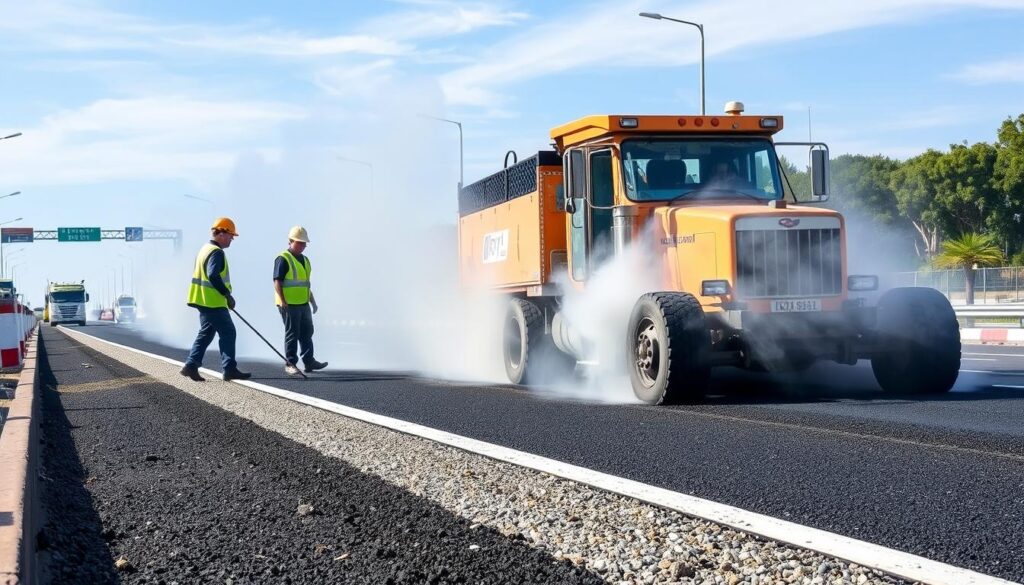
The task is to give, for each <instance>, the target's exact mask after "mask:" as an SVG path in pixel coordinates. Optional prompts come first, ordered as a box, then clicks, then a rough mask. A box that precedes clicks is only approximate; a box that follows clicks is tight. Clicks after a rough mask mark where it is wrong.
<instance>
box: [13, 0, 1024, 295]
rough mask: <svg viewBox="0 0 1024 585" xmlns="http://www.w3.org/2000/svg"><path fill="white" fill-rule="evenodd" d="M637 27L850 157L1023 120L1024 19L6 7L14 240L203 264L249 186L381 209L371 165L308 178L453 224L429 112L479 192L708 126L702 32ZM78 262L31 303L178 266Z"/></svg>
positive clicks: (961, 7) (908, 6)
mask: <svg viewBox="0 0 1024 585" xmlns="http://www.w3.org/2000/svg"><path fill="white" fill-rule="evenodd" d="M639 11H652V12H662V13H664V14H666V15H670V16H676V17H678V18H684V19H688V20H697V21H701V22H703V23H704V24H705V26H706V33H707V49H708V55H707V85H708V87H707V102H708V110H709V112H719V111H721V107H722V105H723V104H724V103H725V102H726V101H728V100H742V101H743V102H745V104H746V106H747V110H748V112H757V113H773V114H774V113H781V114H783V115H785V116H786V117H787V119H786V127H787V130H786V131H785V132H784V134H783V136H782V138H788V139H792V140H797V139H803V138H805V137H806V136H807V114H808V112H807V108H808V106H809V107H810V108H811V116H812V120H813V132H814V138H815V139H818V140H824V141H827V142H828V143H829V144H830V145H831V147H832V152H833V154H838V153H843V152H854V153H866V154H874V153H883V154H888V155H891V156H895V157H900V158H904V157H907V156H912V155H913V154H915V153H918V152H920V151H922V150H924V149H926V148H929V147H937V148H943V147H945V146H947V145H948V144H949V143H950V142H959V141H961V140H968V141H978V140H992V139H993V138H994V133H995V129H996V127H997V126H998V124H999V123H1000V121H1002V120H1003V119H1005V118H1006V117H1007V116H1016V115H1018V114H1020V113H1022V112H1024V45H1022V44H1021V32H1020V31H1024V1H1011V0H959V1H958V0H945V1H938V2H924V1H915V0H890V1H881V0H862V1H859V2H821V1H820V0H819V1H811V2H795V1H780V2H774V3H767V2H755V1H742V0H721V1H717V2H685V1H677V2H672V1H662V0H650V1H626V2H623V1H603V2H602V1H589V2H588V1H568V0H567V1H563V2H526V1H516V0H482V1H479V2H451V1H447V0H408V1H390V2H388V1H381V2H331V3H328V2H314V1H311V0H298V1H292V2H289V3H282V2H276V1H274V2H272V1H270V0H259V1H248V2H173V3H172V2H163V1H157V0H150V1H134V2H133V1H126V0H125V1H102V0H95V1H90V0H79V1H49V0H39V1H36V2H15V1H13V0H0V16H2V18H0V35H2V36H3V38H4V43H3V44H2V45H0V135H6V134H8V133H11V132H17V131H21V132H23V133H24V135H23V136H22V137H20V138H16V139H12V140H5V141H0V191H2V192H3V193H7V192H11V191H17V190H20V191H22V192H23V194H22V195H20V196H18V197H13V198H8V199H3V200H0V221H6V220H8V219H13V218H16V217H23V218H24V220H23V221H21V222H18V223H17V225H24V226H32V227H35V228H37V229H44V228H50V229H52V228H55V227H57V226H59V225H98V226H103V227H122V226H125V225H147V226H152V227H157V226H159V227H181V228H184V229H187V230H190V231H189V234H190V237H191V236H192V234H199V235H198V236H196V237H195V238H191V239H190V241H189V242H187V243H186V246H185V248H186V253H185V255H186V256H188V255H190V254H191V248H192V247H194V246H193V245H192V244H194V243H196V242H194V241H191V240H192V239H196V238H199V237H201V232H202V230H203V229H204V228H205V227H206V225H207V224H208V223H209V220H210V216H211V215H213V214H214V213H227V214H243V216H244V214H245V213H247V212H251V211H252V210H251V209H249V210H246V209H244V208H246V207H247V206H248V207H253V205H249V204H252V203H253V202H255V201H259V202H260V203H258V204H256V206H259V205H263V203H265V202H267V201H268V200H265V199H259V200H256V199H251V200H250V199H247V198H246V196H245V193H244V192H243V191H244V190H245V189H253V188H254V187H252V185H253V184H254V182H253V178H252V176H250V175H251V173H250V171H251V170H252V169H257V170H259V169H263V171H260V172H264V175H262V176H264V177H265V178H266V181H263V182H262V183H260V182H259V181H257V182H256V184H263V185H265V184H270V183H273V184H275V185H276V187H275V188H276V189H278V191H277V193H278V195H277V197H280V199H277V198H275V197H274V196H271V197H270V199H269V203H268V204H269V205H278V204H281V205H287V201H288V199H289V198H291V197H302V196H303V194H304V193H303V189H305V190H306V191H305V193H314V192H316V193H317V195H316V197H321V196H324V195H322V194H320V191H324V192H328V191H330V190H331V187H325V186H324V184H325V183H326V184H332V183H335V182H336V185H337V189H358V190H362V191H364V192H365V191H366V190H368V189H369V181H368V177H367V176H366V172H365V171H366V169H365V168H363V167H361V166H359V165H353V164H351V163H344V162H341V161H336V160H330V162H329V163H324V164H330V165H331V168H330V170H324V169H322V168H320V167H318V166H317V165H314V164H312V163H311V162H310V161H319V162H320V163H323V161H325V160H329V159H330V155H325V153H332V154H339V153H340V154H342V155H344V156H347V157H349V158H355V159H360V160H364V161H367V160H368V161H370V162H371V163H373V164H374V165H375V166H374V173H375V176H374V190H375V194H376V195H377V196H384V197H390V196H392V195H394V194H397V193H407V192H410V191H417V192H419V193H422V195H423V198H426V199H429V201H431V204H430V205H427V206H424V207H423V209H421V210H419V211H418V213H421V214H422V215H423V216H424V217H425V218H428V219H430V220H431V221H436V222H441V223H443V222H453V221H454V210H455V202H454V193H453V191H454V184H455V183H456V181H457V180H458V157H457V153H458V150H457V149H458V142H457V134H456V133H455V128H454V127H450V126H447V125H444V124H439V123H434V122H429V121H426V120H423V119H422V118H417V117H416V114H418V113H426V114H432V115H441V116H447V117H450V118H454V119H458V120H461V121H463V122H464V125H465V140H466V143H465V149H466V177H467V180H468V181H472V180H474V179H476V178H479V177H480V176H483V175H485V174H487V173H489V172H492V171H493V170H496V169H497V168H498V167H499V166H500V165H501V159H502V156H503V155H504V152H505V151H506V150H508V149H515V150H517V151H519V152H520V153H528V152H530V151H531V150H537V149H540V148H544V147H546V145H547V143H548V142H549V139H548V131H549V130H550V128H551V127H553V126H555V125H558V124H561V123H564V122H566V121H568V120H571V119H574V118H576V117H580V116H583V115H586V114H591V113H602V112H616V113H627V112H636V113H691V112H695V111H697V108H698V90H697V68H696V62H697V47H698V45H697V35H696V31H695V30H693V29H691V28H689V27H684V26H681V25H676V24H672V23H669V22H665V21H661V22H658V21H652V20H647V19H641V18H638V17H637V16H636V13H637V12H639ZM318 164H319V163H318ZM261 165H262V166H261ZM267 168H270V169H272V170H271V171H266V169H267ZM300 170H301V171H300ZM257 174H259V173H257ZM284 176H288V177H292V178H293V179H295V180H294V181H292V182H288V181H284V180H282V177H284ZM311 176H316V177H318V178H319V182H316V184H315V185H314V181H313V179H310V177H311ZM293 190H294V191H295V192H291V191H293ZM186 193H187V194H191V195H194V196H196V197H201V198H205V199H209V200H211V201H212V202H213V203H209V204H207V203H204V202H202V201H198V200H195V199H187V198H185V197H184V196H183V195H184V194H186ZM0 194H2V193H0ZM396 196H397V195H396ZM312 209H314V210H315V209H316V206H313V207H312ZM286 219H287V220H289V221H291V220H292V219H293V218H292V217H291V216H289V217H288V218H282V219H281V221H282V222H284V221H285V220H286ZM294 220H295V221H296V222H303V223H312V224H314V225H316V223H317V222H320V225H319V226H318V227H320V229H321V230H327V229H330V223H329V222H328V221H327V220H326V219H325V218H323V217H319V218H315V219H314V218H310V219H305V218H302V217H296V218H294ZM11 225H15V224H11ZM283 229H284V230H286V229H287V226H285V227H284V228H283ZM243 231H244V230H243ZM275 245H276V244H275ZM62 246H63V247H62ZM70 246H71V245H58V244H55V243H36V244H31V245H28V246H14V248H15V249H21V248H24V250H23V251H21V252H16V255H15V256H13V257H12V259H11V262H10V264H14V265H17V264H20V265H19V266H18V268H17V270H18V277H19V280H20V281H21V282H22V283H24V284H23V285H22V287H21V288H22V292H25V293H27V294H28V295H29V298H30V299H32V300H33V301H37V300H38V299H39V298H40V297H41V295H40V294H38V293H39V292H40V291H41V290H42V288H43V286H44V283H45V281H46V279H47V278H54V279H65V278H66V279H79V278H86V279H88V280H89V281H90V282H92V283H99V282H103V281H105V280H106V281H109V279H110V277H111V275H112V274H115V273H117V274H119V273H120V270H121V267H123V266H126V265H133V266H135V267H136V270H140V271H141V270H142V269H143V267H145V266H147V265H150V266H151V265H153V264H154V262H156V258H157V257H159V256H160V255H162V254H166V253H167V250H168V248H169V247H168V246H164V247H161V245H160V243H157V242H152V243H147V244H144V245H134V246H133V245H128V244H122V243H115V242H108V243H104V244H103V245H88V244H86V245H78V247H70ZM7 251H8V252H10V251H13V250H11V249H8V250H7ZM101 288H102V287H101V286H100V285H94V290H100V289H101Z"/></svg>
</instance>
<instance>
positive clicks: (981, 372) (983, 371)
mask: <svg viewBox="0 0 1024 585" xmlns="http://www.w3.org/2000/svg"><path fill="white" fill-rule="evenodd" d="M960 371H961V372H967V373H969V374H992V375H993V376H1024V373H1022V372H1002V371H999V370H960Z"/></svg>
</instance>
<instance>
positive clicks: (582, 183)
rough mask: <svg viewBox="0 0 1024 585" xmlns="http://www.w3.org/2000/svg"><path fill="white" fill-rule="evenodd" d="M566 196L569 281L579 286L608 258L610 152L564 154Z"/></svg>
mask: <svg viewBox="0 0 1024 585" xmlns="http://www.w3.org/2000/svg"><path fill="white" fill-rule="evenodd" d="M565 176H566V182H567V185H566V189H565V191H566V193H568V194H569V195H570V196H571V197H572V200H573V203H574V206H573V207H574V211H573V213H572V215H571V218H570V224H569V225H570V228H569V232H570V233H569V264H570V268H571V273H572V278H573V280H575V281H577V282H583V281H584V280H586V279H587V275H588V274H589V273H590V272H591V271H593V270H594V269H595V268H596V267H598V266H600V265H601V263H602V262H603V261H604V260H605V259H607V258H608V257H610V256H611V254H612V210H611V207H612V205H613V204H614V192H615V190H614V185H613V183H612V152H611V150H610V149H607V148H604V149H593V150H592V149H584V148H576V149H572V150H570V151H569V152H568V153H566V173H565Z"/></svg>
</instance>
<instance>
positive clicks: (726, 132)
mask: <svg viewBox="0 0 1024 585" xmlns="http://www.w3.org/2000/svg"><path fill="white" fill-rule="evenodd" d="M742 112H743V107H742V104H739V103H738V102H730V103H729V104H727V105H726V113H725V115H720V116H637V115H597V116H587V117H584V118H580V119H578V120H575V121H573V122H570V123H567V124H564V125H562V126H559V127H556V128H554V129H553V130H552V131H551V138H552V140H553V142H554V146H555V149H556V150H555V152H553V153H538V155H537V156H536V157H531V158H530V159H527V160H526V161H524V162H525V163H529V164H528V166H527V168H526V169H525V172H524V169H522V168H519V167H522V165H523V163H518V164H516V165H513V166H511V167H507V168H506V169H504V170H503V171H501V172H500V173H496V174H495V175H492V176H490V177H487V178H485V179H483V180H481V181H479V182H477V183H474V184H472V185H468V186H467V187H466V188H465V189H463V190H462V192H461V193H460V214H461V215H462V217H461V218H460V225H459V227H460V229H459V236H460V256H461V258H460V269H461V277H462V281H463V284H464V285H466V286H470V287H474V288H481V287H482V288H484V289H488V290H491V291H494V292H499V293H502V294H505V295H508V296H509V309H508V315H507V317H506V321H505V331H504V338H505V345H504V348H505V349H504V353H505V357H504V359H505V366H506V372H507V373H508V374H509V378H510V380H512V381H513V382H517V383H520V382H524V383H525V382H529V381H530V380H531V378H533V379H534V380H536V378H537V376H539V375H540V373H541V372H550V371H551V366H550V364H551V363H552V361H557V360H556V359H555V357H553V356H554V355H555V354H557V355H561V356H569V357H570V358H572V359H575V360H585V361H588V362H593V361H595V360H596V361H602V360H607V359H612V360H623V361H624V362H625V364H624V365H625V366H626V368H627V370H628V371H629V376H630V381H631V384H632V386H633V391H634V393H635V394H636V396H637V397H638V398H639V399H641V400H642V401H644V402H647V403H650V404H660V403H664V402H674V401H679V400H686V399H693V398H696V397H700V396H702V395H703V393H704V392H705V391H706V389H707V385H708V380H709V376H710V370H711V368H713V367H719V366H737V367H742V368H748V369H754V370H759V371H765V370H768V371H772V370H800V369H804V368H807V367H809V366H810V365H811V364H813V363H814V362H815V361H818V360H828V361H834V362H839V363H843V364H854V363H856V362H857V361H858V360H859V359H870V360H871V361H872V368H873V369H874V372H875V375H876V379H877V380H878V382H879V383H880V385H881V386H882V387H883V388H884V389H886V390H891V391H901V392H944V391H946V390H948V389H949V388H951V387H952V385H953V383H954V382H955V380H956V377H957V374H958V371H959V363H960V340H959V329H958V326H957V323H956V320H955V316H954V314H953V311H952V308H951V307H950V306H949V302H948V300H946V299H945V297H943V296H941V295H940V294H938V293H937V292H935V291H932V290H930V289H893V290H891V291H888V292H886V293H885V294H884V295H883V296H882V297H881V299H880V300H879V302H878V306H866V303H865V301H864V299H863V298H859V297H858V293H861V292H866V291H869V290H874V289H876V288H877V287H878V278H877V277H876V276H874V275H850V274H848V271H847V261H846V258H847V251H846V244H845V241H846V227H845V222H844V220H843V217H842V215H841V214H840V213H838V212H836V211H833V210H829V209H822V208H818V207H814V206H812V205H809V204H807V203H815V202H820V201H823V200H825V199H827V197H828V164H829V157H828V148H827V146H826V145H824V144H821V143H800V144H797V143H777V142H775V140H774V135H775V134H776V133H777V132H779V131H780V130H781V129H782V128H783V118H782V117H781V116H749V115H744V114H743V113H742ZM780 145H786V146H802V147H806V148H807V149H808V159H809V161H810V167H811V177H812V181H811V182H812V193H811V194H809V197H807V198H806V200H805V201H802V202H800V201H797V197H796V195H795V194H794V192H793V189H792V187H791V186H790V185H789V181H788V178H787V177H786V175H785V172H784V169H783V167H782V165H781V164H780V162H779V156H778V154H777V152H776V147H777V146H780ZM531 169H532V171H531ZM531 172H533V174H534V176H533V177H531V178H532V180H527V179H526V178H525V177H526V176H527V175H529V174H530V173H531ZM801 203H805V204H801ZM513 252H514V253H513ZM627 254H633V255H635V256H639V257H642V258H644V259H645V261H646V263H645V268H644V269H645V270H646V271H647V272H646V273H645V274H644V276H645V277H646V281H649V282H650V283H651V284H650V289H651V290H649V291H646V292H645V293H644V294H642V295H640V297H639V298H636V299H628V301H630V302H632V303H633V309H632V311H631V312H630V314H629V315H628V318H626V316H625V315H623V316H622V317H623V319H622V320H623V322H624V323H626V325H625V327H624V330H623V331H621V335H622V337H621V339H624V340H625V344H624V345H623V346H621V347H619V348H618V349H619V350H621V351H619V352H617V353H616V354H615V355H612V354H609V353H608V352H607V351H605V355H599V354H597V353H595V352H599V349H598V348H599V346H600V345H601V344H598V343H594V340H592V339H588V338H587V335H586V334H585V333H583V331H584V330H586V329H587V327H586V326H587V325H588V324H587V323H581V322H579V319H578V318H577V319H576V322H574V321H573V318H572V314H571V311H569V312H567V311H566V310H565V308H566V298H567V297H566V293H567V291H568V290H573V289H574V290H577V291H588V290H591V289H592V287H593V286H594V285H593V284H592V281H593V280H594V276H595V274H597V273H598V272H599V271H600V270H601V269H602V267H604V266H606V265H607V264H608V263H609V262H613V261H615V260H616V259H617V258H622V257H624V256H625V255H627ZM531 368H533V369H532V370H531Z"/></svg>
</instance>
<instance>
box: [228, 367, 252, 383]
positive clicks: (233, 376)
mask: <svg viewBox="0 0 1024 585" xmlns="http://www.w3.org/2000/svg"><path fill="white" fill-rule="evenodd" d="M251 377H252V374H250V373H249V372H243V371H242V370H239V369H238V368H233V369H230V370H224V381H225V382H227V381H229V380H248V379H249V378H251Z"/></svg>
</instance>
